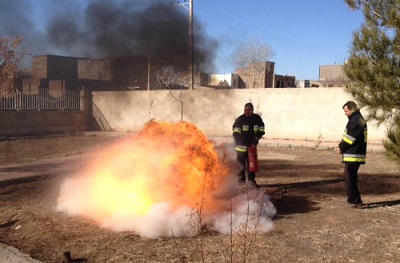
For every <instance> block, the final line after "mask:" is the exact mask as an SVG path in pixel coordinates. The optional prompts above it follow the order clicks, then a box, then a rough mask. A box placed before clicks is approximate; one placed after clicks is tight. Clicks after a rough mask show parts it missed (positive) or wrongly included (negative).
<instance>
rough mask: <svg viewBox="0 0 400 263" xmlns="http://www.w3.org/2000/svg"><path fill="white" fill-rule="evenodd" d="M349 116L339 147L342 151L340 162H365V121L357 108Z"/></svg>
mask: <svg viewBox="0 0 400 263" xmlns="http://www.w3.org/2000/svg"><path fill="white" fill-rule="evenodd" d="M348 117H349V121H348V123H347V125H346V129H345V131H344V133H343V137H342V141H341V142H340V143H339V148H340V150H341V151H342V162H344V163H361V164H364V163H365V157H366V153H367V132H368V131H367V123H366V121H365V119H364V117H363V116H362V115H361V112H360V111H359V110H356V111H355V112H353V113H352V114H351V115H350V116H348Z"/></svg>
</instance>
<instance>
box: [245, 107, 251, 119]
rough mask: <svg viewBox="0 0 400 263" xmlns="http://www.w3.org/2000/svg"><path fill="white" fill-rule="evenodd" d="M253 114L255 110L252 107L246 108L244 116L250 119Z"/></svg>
mask: <svg viewBox="0 0 400 263" xmlns="http://www.w3.org/2000/svg"><path fill="white" fill-rule="evenodd" d="M252 114H253V108H252V107H251V106H246V107H244V115H245V116H246V117H249V116H251V115H252Z"/></svg>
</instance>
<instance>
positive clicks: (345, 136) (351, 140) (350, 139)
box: [342, 131, 356, 145]
mask: <svg viewBox="0 0 400 263" xmlns="http://www.w3.org/2000/svg"><path fill="white" fill-rule="evenodd" d="M342 139H343V141H345V142H347V143H348V144H350V145H352V144H353V143H354V142H355V141H356V138H354V137H353V136H351V135H348V134H347V132H346V131H345V132H344V134H343V138H342Z"/></svg>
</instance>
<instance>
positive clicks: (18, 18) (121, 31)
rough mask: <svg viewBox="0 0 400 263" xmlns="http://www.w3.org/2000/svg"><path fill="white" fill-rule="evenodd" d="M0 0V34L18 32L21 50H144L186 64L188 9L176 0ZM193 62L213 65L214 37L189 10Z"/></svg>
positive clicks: (116, 53) (85, 53)
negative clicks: (190, 14)
mask: <svg viewBox="0 0 400 263" xmlns="http://www.w3.org/2000/svg"><path fill="white" fill-rule="evenodd" d="M173 3H174V4H172V3H171V1H167V0H166V1H157V0H148V1H143V0H130V1H129V0H124V1H122V0H91V1H73V0H71V1H56V2H55V1H49V0H42V1H34V2H33V1H31V0H21V1H14V0H3V1H1V2H0V35H1V37H13V36H17V35H19V36H22V37H23V42H24V48H25V50H26V52H28V53H32V54H40V55H45V54H54V55H64V56H75V57H90V58H94V57H111V58H114V57H121V56H135V55H146V56H150V57H151V58H153V59H156V60H159V61H163V62H164V63H171V64H174V65H182V67H184V66H187V63H188V60H189V12H188V10H187V9H186V8H184V7H182V6H177V5H176V4H175V3H176V2H175V1H173ZM193 21H194V23H193V25H194V29H193V32H194V44H193V49H194V65H195V68H196V69H199V70H207V69H212V68H213V67H214V58H215V54H216V52H217V49H218V43H217V41H216V40H214V39H213V38H211V37H210V36H207V34H206V33H205V32H204V30H203V28H202V26H201V24H200V22H199V20H197V19H196V17H195V16H194V19H193Z"/></svg>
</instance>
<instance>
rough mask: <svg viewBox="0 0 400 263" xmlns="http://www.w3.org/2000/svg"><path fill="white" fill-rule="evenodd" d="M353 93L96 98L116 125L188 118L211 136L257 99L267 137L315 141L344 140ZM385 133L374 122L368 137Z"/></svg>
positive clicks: (222, 132)
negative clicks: (346, 111) (347, 104)
mask: <svg viewBox="0 0 400 263" xmlns="http://www.w3.org/2000/svg"><path fill="white" fill-rule="evenodd" d="M350 99H352V98H351V96H350V95H349V94H347V93H345V92H344V90H343V89H342V88H309V89H233V90H215V89H207V88H196V89H195V90H184V91H168V90H159V91H131V92H130V91H120V92H115V91H114V92H93V101H94V102H95V103H96V105H97V106H98V107H99V109H100V110H101V111H102V113H103V114H104V116H105V118H106V119H107V121H108V122H109V124H110V125H111V127H112V128H113V129H114V130H116V131H137V130H140V129H141V128H142V127H143V125H144V124H145V123H146V122H148V121H149V120H151V119H153V118H154V119H156V120H158V121H169V122H178V121H180V120H186V121H190V122H192V123H194V124H195V125H196V126H197V127H198V128H200V129H201V130H203V131H204V132H205V133H206V134H207V135H209V136H213V135H218V136H230V135H231V129H232V124H233V122H234V120H235V118H236V117H237V116H238V115H240V114H242V113H243V106H244V104H245V103H246V102H252V103H253V104H254V107H255V112H256V113H258V114H260V115H261V116H262V118H263V119H264V122H265V125H266V136H265V137H267V138H269V139H296V140H312V141H319V140H322V141H338V140H340V138H341V136H342V134H343V130H344V127H345V125H346V123H347V117H346V116H345V115H344V113H343V110H342V108H341V107H342V105H343V104H344V103H345V102H346V101H347V100H350ZM362 112H363V111H362ZM363 113H364V115H365V114H366V113H365V112H363ZM384 137H385V127H377V126H376V125H374V123H371V122H370V123H369V139H368V140H369V142H381V140H382V138H384Z"/></svg>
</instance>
